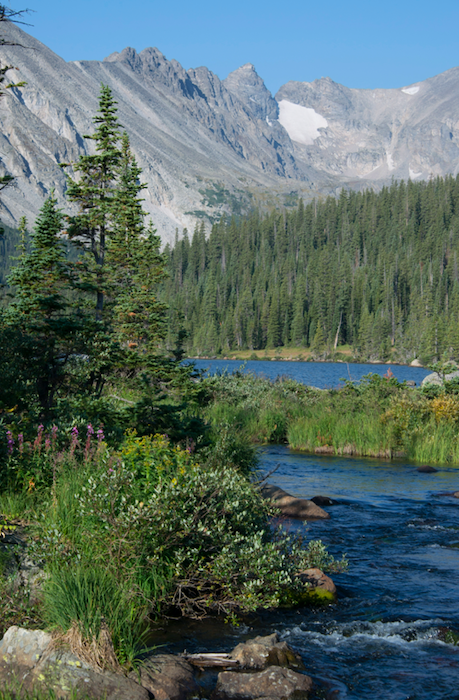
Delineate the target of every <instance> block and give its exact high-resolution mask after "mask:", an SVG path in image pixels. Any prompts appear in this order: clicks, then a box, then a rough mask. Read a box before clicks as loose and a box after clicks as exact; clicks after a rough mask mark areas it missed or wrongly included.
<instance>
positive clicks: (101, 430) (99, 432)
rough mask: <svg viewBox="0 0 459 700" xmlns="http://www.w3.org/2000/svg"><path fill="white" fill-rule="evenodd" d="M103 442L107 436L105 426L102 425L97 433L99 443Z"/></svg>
mask: <svg viewBox="0 0 459 700" xmlns="http://www.w3.org/2000/svg"><path fill="white" fill-rule="evenodd" d="M103 440H105V435H104V429H103V426H102V425H101V426H100V428H99V430H98V431H97V441H98V442H102V441H103Z"/></svg>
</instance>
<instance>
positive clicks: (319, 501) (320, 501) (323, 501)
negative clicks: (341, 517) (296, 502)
mask: <svg viewBox="0 0 459 700" xmlns="http://www.w3.org/2000/svg"><path fill="white" fill-rule="evenodd" d="M310 500H311V501H312V502H313V503H315V504H316V506H337V505H338V501H334V500H333V498H329V497H328V496H313V497H312V498H311V499H310Z"/></svg>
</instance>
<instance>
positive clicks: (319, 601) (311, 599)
mask: <svg viewBox="0 0 459 700" xmlns="http://www.w3.org/2000/svg"><path fill="white" fill-rule="evenodd" d="M300 578H301V580H302V581H303V582H304V583H308V584H309V588H307V589H306V590H305V591H304V593H302V594H301V602H302V603H303V604H304V605H307V604H313V605H329V604H330V603H335V602H336V598H337V595H336V586H335V584H334V583H333V581H332V580H331V578H330V576H327V575H326V574H324V572H323V571H321V570H320V569H316V568H314V569H305V570H304V571H302V572H301V573H300Z"/></svg>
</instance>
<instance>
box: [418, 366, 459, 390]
mask: <svg viewBox="0 0 459 700" xmlns="http://www.w3.org/2000/svg"><path fill="white" fill-rule="evenodd" d="M458 377H459V370H458V369H456V370H454V372H450V373H449V374H446V375H445V379H446V381H447V382H450V381H451V380H452V379H457V378H458ZM426 384H435V385H436V386H443V379H442V378H441V376H440V375H439V374H438V372H432V374H428V375H427V377H424V379H423V380H422V382H421V386H426Z"/></svg>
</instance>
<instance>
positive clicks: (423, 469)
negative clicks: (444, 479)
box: [416, 464, 438, 474]
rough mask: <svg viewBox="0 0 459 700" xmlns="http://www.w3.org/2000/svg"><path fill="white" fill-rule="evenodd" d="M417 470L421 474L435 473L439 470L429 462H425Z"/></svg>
mask: <svg viewBox="0 0 459 700" xmlns="http://www.w3.org/2000/svg"><path fill="white" fill-rule="evenodd" d="M416 471H417V472H421V474H434V473H436V472H437V471H438V469H435V467H431V466H430V465H429V464H423V465H422V466H420V467H418V468H417V469H416Z"/></svg>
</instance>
